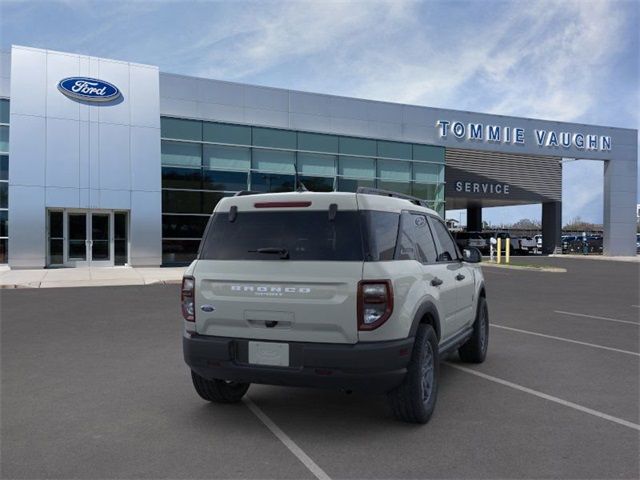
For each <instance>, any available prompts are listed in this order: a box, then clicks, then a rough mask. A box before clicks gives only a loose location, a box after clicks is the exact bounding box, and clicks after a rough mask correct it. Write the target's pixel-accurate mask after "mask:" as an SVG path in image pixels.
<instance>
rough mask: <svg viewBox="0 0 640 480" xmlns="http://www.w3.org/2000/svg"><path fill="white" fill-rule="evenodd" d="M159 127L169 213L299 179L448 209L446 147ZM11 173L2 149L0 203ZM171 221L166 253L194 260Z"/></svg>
mask: <svg viewBox="0 0 640 480" xmlns="http://www.w3.org/2000/svg"><path fill="white" fill-rule="evenodd" d="M8 121H9V102H8V100H2V99H0V124H1V123H3V122H8ZM161 135H162V144H161V153H162V189H163V190H162V207H163V208H162V213H163V215H164V216H167V218H170V217H171V218H172V217H177V216H179V215H188V216H190V217H191V216H198V215H207V214H210V213H211V212H212V211H213V209H214V208H215V206H216V205H217V203H218V201H219V200H220V199H221V198H222V197H224V196H228V195H233V194H234V193H235V192H238V191H242V190H252V191H255V192H290V191H294V190H295V189H296V187H297V186H298V185H296V179H297V180H298V181H299V182H301V183H302V184H303V185H304V186H305V187H306V188H307V189H308V190H310V191H320V192H325V191H334V190H337V191H343V192H356V191H357V190H358V188H360V187H365V188H376V187H377V188H380V189H382V190H390V191H395V192H398V193H402V194H407V195H413V196H416V197H418V198H421V199H423V200H425V201H427V202H428V203H429V205H431V206H432V208H434V209H435V210H436V211H438V212H441V213H444V205H445V204H444V193H445V192H444V173H445V166H444V162H445V149H444V148H443V147H437V146H430V145H421V144H412V143H404V142H397V141H387V140H375V139H370V138H357V137H347V136H337V135H330V134H322V133H311V132H301V131H296V130H287V129H280V128H267V127H252V126H249V125H238V124H229V123H222V122H206V121H199V120H190V119H182V118H170V117H162V118H161ZM7 144H8V126H6V125H0V149H1V148H8V145H7ZM7 179H8V155H6V153H5V154H3V153H2V150H0V211H2V210H6V207H7V201H8V199H7V198H6V197H7V188H6V181H7ZM3 182H5V185H4V186H3V185H2V183H3ZM378 213H379V214H380V215H384V212H378ZM380 218H382V217H380ZM125 221H128V220H127V219H125ZM194 221H196V220H194ZM399 221H400V220H399V217H398V219H396V224H395V230H396V231H397V227H398V223H399ZM169 228H170V227H169V225H164V224H163V229H164V230H163V232H164V237H165V238H164V240H166V242H165V243H163V249H164V250H163V251H164V256H163V259H164V261H169V260H170V263H180V262H181V261H180V260H179V259H186V260H184V261H190V260H191V259H192V258H193V256H194V255H195V251H196V248H197V247H194V245H193V244H192V243H188V242H192V241H195V238H186V237H182V236H181V237H175V238H174V240H175V241H176V242H178V243H171V242H169V241H171V240H172V238H173V237H168V236H167V235H169V233H168V232H169V231H170V230H167V229H169ZM363 228H364V227H363ZM171 231H172V232H174V233H175V229H173V230H171ZM193 231H197V229H196V230H193ZM363 231H364V230H363ZM174 233H172V234H174ZM391 236H392V235H391ZM2 238H3V237H2V235H0V240H1V239H2ZM183 240H184V242H187V243H184V242H183ZM395 241H396V239H395V238H393V239H392V240H390V243H392V244H393V247H394V249H395ZM167 242H169V243H167ZM374 242H375V240H374ZM365 243H366V239H365ZM436 245H437V242H436ZM374 247H375V248H374V249H373V251H372V253H371V255H372V258H374V257H375V258H386V257H388V256H389V255H393V253H391V254H390V253H389V248H386V247H388V245H387V246H386V247H385V248H384V249H380V248H378V246H377V245H374ZM392 251H393V250H392Z"/></svg>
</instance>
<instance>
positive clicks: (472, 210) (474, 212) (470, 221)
mask: <svg viewBox="0 0 640 480" xmlns="http://www.w3.org/2000/svg"><path fill="white" fill-rule="evenodd" d="M481 230H482V207H467V231H468V232H480V231H481Z"/></svg>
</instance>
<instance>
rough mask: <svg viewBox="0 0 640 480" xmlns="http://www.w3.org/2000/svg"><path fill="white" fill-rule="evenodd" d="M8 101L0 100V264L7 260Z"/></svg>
mask: <svg viewBox="0 0 640 480" xmlns="http://www.w3.org/2000/svg"><path fill="white" fill-rule="evenodd" d="M8 244H9V100H7V99H0V264H1V263H7V262H8V260H9V253H8V247H9V245H8Z"/></svg>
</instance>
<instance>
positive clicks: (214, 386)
mask: <svg viewBox="0 0 640 480" xmlns="http://www.w3.org/2000/svg"><path fill="white" fill-rule="evenodd" d="M191 380H192V381H193V386H194V387H195V389H196V392H198V395H200V396H201V397H202V398H204V399H205V400H208V401H209V402H215V403H237V402H239V401H240V400H241V399H242V397H243V396H244V394H245V393H247V390H249V385H251V384H250V383H237V382H227V381H225V380H216V379H214V380H207V379H206V378H202V377H201V376H200V375H198V374H197V373H195V372H194V371H193V370H192V371H191Z"/></svg>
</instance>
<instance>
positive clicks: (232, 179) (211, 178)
mask: <svg viewBox="0 0 640 480" xmlns="http://www.w3.org/2000/svg"><path fill="white" fill-rule="evenodd" d="M202 187H203V188H204V189H206V190H226V191H231V192H233V191H239V190H246V189H247V174H246V173H245V172H221V171H219V170H205V171H204V172H203V180H202Z"/></svg>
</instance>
